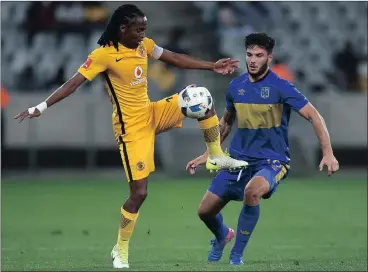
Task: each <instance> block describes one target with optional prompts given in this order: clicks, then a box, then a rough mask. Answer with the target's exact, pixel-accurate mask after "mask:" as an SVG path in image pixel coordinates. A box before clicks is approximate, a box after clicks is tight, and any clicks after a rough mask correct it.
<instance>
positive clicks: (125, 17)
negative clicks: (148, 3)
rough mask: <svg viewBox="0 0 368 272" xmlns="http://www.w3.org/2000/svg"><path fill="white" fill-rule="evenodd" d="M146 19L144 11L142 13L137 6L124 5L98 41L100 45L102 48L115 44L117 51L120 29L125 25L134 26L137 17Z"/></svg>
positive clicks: (113, 16)
mask: <svg viewBox="0 0 368 272" xmlns="http://www.w3.org/2000/svg"><path fill="white" fill-rule="evenodd" d="M137 16H138V17H144V16H145V15H144V13H143V11H141V10H140V9H139V8H138V7H137V6H136V5H129V4H126V5H122V6H120V7H119V8H117V9H116V10H115V11H114V14H113V15H112V17H111V19H110V22H109V24H108V25H107V27H106V30H105V31H104V33H103V34H102V36H101V38H100V39H99V40H98V42H97V43H98V44H99V45H101V46H105V45H109V44H110V43H113V45H114V47H115V48H116V50H119V49H118V46H119V45H118V42H119V41H118V40H119V27H120V25H123V24H132V23H134V22H135V18H136V17H137Z"/></svg>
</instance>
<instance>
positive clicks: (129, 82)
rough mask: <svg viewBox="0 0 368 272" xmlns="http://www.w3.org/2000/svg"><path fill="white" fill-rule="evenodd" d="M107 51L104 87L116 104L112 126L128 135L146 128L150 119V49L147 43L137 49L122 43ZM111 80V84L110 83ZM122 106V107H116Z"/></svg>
mask: <svg viewBox="0 0 368 272" xmlns="http://www.w3.org/2000/svg"><path fill="white" fill-rule="evenodd" d="M106 49H107V50H108V68H107V70H106V74H107V77H108V79H107V80H106V77H105V86H106V88H107V90H108V92H109V96H110V99H111V102H112V104H113V107H114V112H113V126H114V130H115V134H116V135H117V134H120V135H121V134H125V133H127V132H129V131H133V130H134V131H137V130H139V129H141V128H143V127H145V126H146V125H147V124H148V122H149V118H150V100H149V97H148V88H147V85H148V84H147V68H148V67H147V66H148V59H147V51H146V49H145V47H144V45H143V44H142V45H140V46H139V47H138V48H137V49H129V48H125V47H123V46H122V45H119V51H117V50H116V49H115V48H114V47H109V48H106ZM109 81H110V82H111V84H109ZM117 107H119V110H118V109H117ZM119 111H120V112H121V115H122V117H121V118H122V121H123V123H124V129H125V130H126V131H125V133H120V132H121V123H120V120H119V116H118V115H119Z"/></svg>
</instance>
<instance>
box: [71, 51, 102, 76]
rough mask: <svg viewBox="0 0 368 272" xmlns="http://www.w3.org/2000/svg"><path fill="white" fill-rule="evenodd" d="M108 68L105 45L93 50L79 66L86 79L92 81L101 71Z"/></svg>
mask: <svg viewBox="0 0 368 272" xmlns="http://www.w3.org/2000/svg"><path fill="white" fill-rule="evenodd" d="M106 69H107V55H106V51H105V50H104V48H103V47H100V48H97V49H95V50H94V51H92V52H91V53H90V54H89V55H88V58H87V60H86V61H85V63H83V64H82V65H81V67H79V69H78V72H79V73H80V74H82V75H83V76H84V77H85V78H86V79H88V80H89V81H92V80H93V79H94V78H95V77H96V76H97V75H98V74H99V73H102V72H104V71H105V70H106Z"/></svg>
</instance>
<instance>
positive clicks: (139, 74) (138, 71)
mask: <svg viewBox="0 0 368 272" xmlns="http://www.w3.org/2000/svg"><path fill="white" fill-rule="evenodd" d="M142 75H143V69H142V67H140V66H137V67H135V69H134V76H135V78H141V77H142Z"/></svg>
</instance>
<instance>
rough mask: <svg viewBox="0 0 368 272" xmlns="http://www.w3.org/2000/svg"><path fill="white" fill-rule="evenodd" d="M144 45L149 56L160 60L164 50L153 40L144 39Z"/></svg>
mask: <svg viewBox="0 0 368 272" xmlns="http://www.w3.org/2000/svg"><path fill="white" fill-rule="evenodd" d="M143 43H144V45H145V47H146V50H147V55H148V56H149V57H152V58H154V59H159V58H160V57H161V55H162V52H163V51H164V49H163V48H162V47H160V46H158V45H157V44H155V42H154V41H153V40H152V39H149V38H144V40H143Z"/></svg>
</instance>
